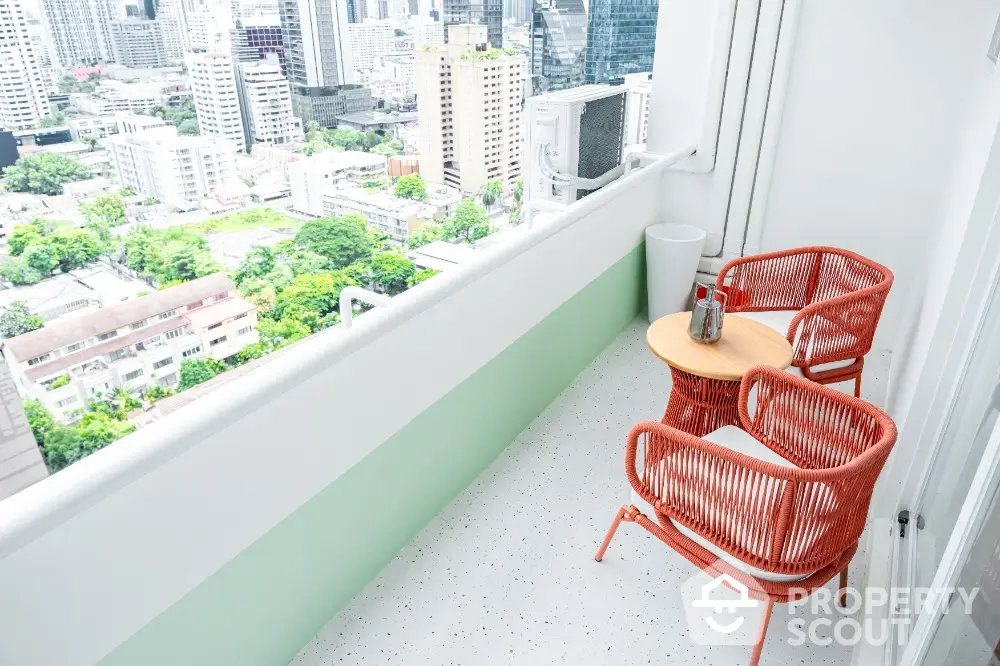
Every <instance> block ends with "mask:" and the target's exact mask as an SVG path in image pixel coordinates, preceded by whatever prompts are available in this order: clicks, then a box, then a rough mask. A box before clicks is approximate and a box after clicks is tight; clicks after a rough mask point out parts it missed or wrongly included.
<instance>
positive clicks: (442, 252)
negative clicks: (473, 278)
mask: <svg viewBox="0 0 1000 666" xmlns="http://www.w3.org/2000/svg"><path fill="white" fill-rule="evenodd" d="M476 252H477V250H476V249H475V248H474V247H472V246H471V245H468V244H466V243H449V242H448V241H434V242H433V243H428V244H427V245H421V246H420V247H418V248H417V249H415V250H410V251H409V252H407V253H406V258H407V259H409V260H410V261H412V262H413V265H414V266H416V267H417V270H422V269H424V268H432V269H434V270H436V271H447V270H451V269H452V268H456V267H458V266H461V265H462V264H464V263H465V262H467V261H469V260H470V259H472V258H473V257H474V256H475V254H476Z"/></svg>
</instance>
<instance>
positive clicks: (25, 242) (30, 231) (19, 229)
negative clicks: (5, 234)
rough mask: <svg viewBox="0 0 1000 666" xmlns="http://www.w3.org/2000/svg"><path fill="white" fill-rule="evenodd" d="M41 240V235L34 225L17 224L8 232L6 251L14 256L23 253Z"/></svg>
mask: <svg viewBox="0 0 1000 666" xmlns="http://www.w3.org/2000/svg"><path fill="white" fill-rule="evenodd" d="M41 239H42V233H41V232H40V231H39V230H38V225H35V224H19V225H17V226H15V227H14V229H13V230H11V232H10V238H9V239H8V240H7V250H8V251H9V252H10V253H11V254H12V255H14V256H17V255H19V254H21V253H22V252H24V250H25V248H26V247H28V246H29V245H31V244H32V243H37V242H38V241H40V240H41Z"/></svg>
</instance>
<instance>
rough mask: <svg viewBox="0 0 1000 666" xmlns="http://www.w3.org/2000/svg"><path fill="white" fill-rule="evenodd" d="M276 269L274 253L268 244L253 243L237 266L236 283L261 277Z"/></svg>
mask: <svg viewBox="0 0 1000 666" xmlns="http://www.w3.org/2000/svg"><path fill="white" fill-rule="evenodd" d="M272 270H274V254H273V253H272V251H271V248H269V247H267V246H266V245H251V246H250V249H248V250H247V253H246V255H245V256H244V257H243V261H241V262H240V265H239V266H238V267H237V268H236V277H235V281H236V284H240V283H242V282H244V281H245V280H250V279H253V278H261V277H264V276H265V275H267V274H268V273H270V272H271V271H272Z"/></svg>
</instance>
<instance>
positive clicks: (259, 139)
mask: <svg viewBox="0 0 1000 666" xmlns="http://www.w3.org/2000/svg"><path fill="white" fill-rule="evenodd" d="M240 86H241V95H240V98H241V99H242V100H243V101H244V107H243V118H244V120H245V122H246V134H247V142H248V145H250V146H255V145H258V144H264V145H268V146H280V145H284V144H289V143H294V142H296V141H300V140H301V139H302V125H301V122H300V121H299V119H298V118H296V117H295V116H294V115H292V92H291V89H290V88H289V87H288V80H287V79H285V77H284V76H282V74H281V66H280V65H279V64H277V62H274V63H271V62H266V61H259V62H256V63H240Z"/></svg>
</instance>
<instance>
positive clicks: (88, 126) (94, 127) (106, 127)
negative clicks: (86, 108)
mask: <svg viewBox="0 0 1000 666" xmlns="http://www.w3.org/2000/svg"><path fill="white" fill-rule="evenodd" d="M161 122H162V121H161ZM66 126H67V127H69V133H70V136H72V137H73V140H74V141H83V140H84V139H85V138H87V137H91V136H92V137H95V138H98V139H101V138H103V137H106V136H107V135H109V134H114V133H115V132H117V131H118V121H117V120H116V119H115V117H114V116H77V117H75V118H67V119H66Z"/></svg>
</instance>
